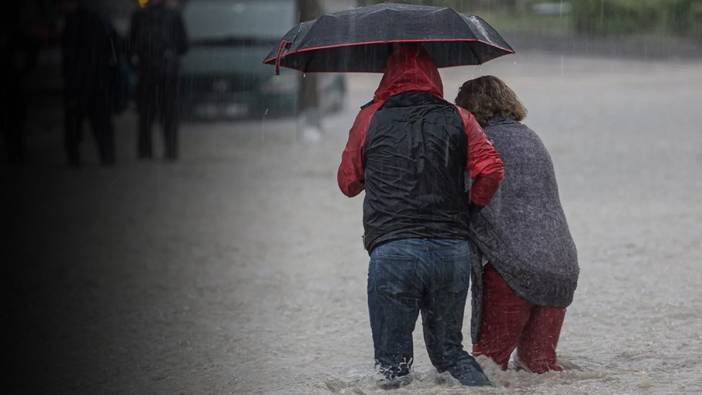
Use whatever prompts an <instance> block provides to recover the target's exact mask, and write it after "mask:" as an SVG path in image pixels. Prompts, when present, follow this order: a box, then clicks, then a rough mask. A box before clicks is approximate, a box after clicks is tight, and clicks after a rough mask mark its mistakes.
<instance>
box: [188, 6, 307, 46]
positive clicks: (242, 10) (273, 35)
mask: <svg viewBox="0 0 702 395" xmlns="http://www.w3.org/2000/svg"><path fill="white" fill-rule="evenodd" d="M294 13H295V2H294V1H290V0H264V1H261V0H258V1H246V0H231V1H229V0H193V1H190V2H188V3H187V6H186V7H185V9H184V11H183V17H184V19H185V23H186V25H187V29H188V34H189V35H190V39H191V40H194V41H195V40H203V39H217V38H240V37H245V38H255V39H278V38H280V37H281V36H282V35H283V34H285V33H286V32H287V31H288V30H289V29H290V28H291V27H292V25H293V23H294V21H295V15H294Z"/></svg>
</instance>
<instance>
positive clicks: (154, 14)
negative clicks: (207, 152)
mask: <svg viewBox="0 0 702 395" xmlns="http://www.w3.org/2000/svg"><path fill="white" fill-rule="evenodd" d="M139 4H140V7H141V8H139V9H138V10H136V11H135V12H134V14H133V15H132V19H131V24H130V34H129V48H130V51H131V59H132V63H133V64H134V66H135V67H136V69H137V74H138V78H139V82H138V86H137V97H136V102H137V111H138V113H139V137H138V141H137V154H138V157H139V158H141V159H151V158H153V155H154V154H153V142H152V134H151V127H152V125H153V123H154V121H155V120H159V121H160V123H161V126H162V127H163V140H164V144H165V156H166V158H167V159H169V160H176V159H177V158H178V80H179V74H180V57H181V56H182V55H183V54H185V53H186V52H187V50H188V37H187V34H186V31H185V25H184V23H183V19H182V17H181V14H180V11H178V9H177V8H175V7H174V6H172V5H169V2H167V1H164V0H151V1H149V2H145V1H141V0H140V1H139Z"/></svg>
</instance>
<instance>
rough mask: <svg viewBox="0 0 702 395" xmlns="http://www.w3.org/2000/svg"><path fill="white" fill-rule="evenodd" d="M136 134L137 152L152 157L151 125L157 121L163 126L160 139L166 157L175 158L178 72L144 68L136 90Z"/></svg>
mask: <svg viewBox="0 0 702 395" xmlns="http://www.w3.org/2000/svg"><path fill="white" fill-rule="evenodd" d="M137 95H138V97H137V110H138V112H139V138H138V140H137V154H138V156H139V158H141V159H151V158H153V156H154V153H153V136H152V133H151V127H152V126H153V124H154V121H157V120H158V121H159V122H160V123H161V126H162V128H163V142H164V146H165V156H166V158H167V159H170V160H176V159H178V76H177V74H173V73H158V72H143V73H141V74H140V76H139V86H138V90H137Z"/></svg>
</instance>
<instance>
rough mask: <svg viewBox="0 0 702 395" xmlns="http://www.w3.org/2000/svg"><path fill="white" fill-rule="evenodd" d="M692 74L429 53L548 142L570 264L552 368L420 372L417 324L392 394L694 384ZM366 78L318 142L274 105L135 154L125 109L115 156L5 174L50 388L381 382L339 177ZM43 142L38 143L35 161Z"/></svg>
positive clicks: (698, 189) (320, 389) (361, 265)
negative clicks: (521, 112) (37, 261)
mask: <svg viewBox="0 0 702 395" xmlns="http://www.w3.org/2000/svg"><path fill="white" fill-rule="evenodd" d="M700 70H702V63H700V62H698V61H684V62H683V61H681V62H675V61H667V62H641V61H636V60H612V59H605V58H583V57H561V56H555V55H550V54H545V53H538V52H528V53H521V54H518V55H514V56H507V57H504V58H501V59H498V60H496V61H493V62H491V63H488V64H486V65H484V66H481V67H461V68H453V69H447V70H442V76H443V78H444V86H445V90H446V97H447V98H448V99H450V100H453V98H454V97H455V94H456V92H457V89H458V86H459V85H460V83H462V82H463V81H464V80H466V79H469V78H472V77H476V76H479V75H483V74H495V75H498V76H499V77H501V78H503V79H504V80H505V81H506V82H507V83H508V84H510V85H511V86H512V87H513V88H514V90H515V91H516V92H517V94H518V95H519V96H520V98H521V99H522V101H523V102H524V104H525V105H526V107H527V108H528V110H529V115H528V117H527V119H526V120H525V123H526V124H528V125H529V126H530V127H531V128H532V129H534V130H535V131H536V132H537V133H538V134H539V135H540V136H541V138H542V139H543V140H544V142H545V144H546V146H547V147H548V148H549V150H550V152H551V154H552V157H553V160H554V163H555V167H556V173H557V177H558V182H559V187H560V194H561V200H562V203H563V206H564V209H565V212H566V215H567V218H568V221H569V224H570V228H571V232H572V234H573V237H574V239H575V242H576V244H577V247H578V252H579V260H580V266H581V276H580V282H579V287H578V290H577V292H576V295H575V300H574V303H573V304H572V305H571V306H570V308H569V309H568V312H567V315H566V320H565V325H564V328H563V332H562V335H561V340H560V344H559V348H558V351H559V355H560V358H561V361H562V362H563V364H564V365H565V366H566V367H567V368H568V370H567V371H565V372H563V373H548V374H544V375H532V374H528V373H524V372H516V371H514V370H510V371H507V372H501V371H499V370H497V369H496V368H495V367H494V366H493V365H491V364H490V363H489V362H487V361H484V360H481V362H483V363H484V366H485V368H486V371H487V373H488V375H489V376H490V378H491V379H492V380H493V382H494V383H495V384H496V387H494V388H487V389H486V388H481V389H466V388H462V387H460V386H459V385H458V384H456V383H455V382H454V381H453V380H452V379H450V378H449V377H446V376H443V375H438V374H436V373H435V371H434V369H433V368H432V367H431V364H430V363H429V360H428V357H427V356H426V352H425V351H424V346H423V341H422V334H421V325H418V326H417V329H416V331H415V368H414V370H415V372H414V373H413V374H414V375H415V381H414V382H413V383H412V384H411V385H409V386H407V387H404V388H402V389H400V390H397V391H394V393H398V394H462V393H471V394H473V393H475V394H501V393H507V392H509V393H515V394H565V393H568V394H640V393H641V394H685V393H689V394H694V393H700V392H702V374H701V373H700V371H702V315H701V314H700V311H702V291H700V284H702V245H701V244H702V226H701V225H700V224H702V201H701V200H700V197H701V196H702V177H700V175H699V173H700V170H702V127H701V126H700V121H699V118H700V117H699V115H698V114H699V112H700V92H701V91H702V73H700ZM379 78H380V76H379V75H370V74H358V75H351V76H349V80H348V82H349V84H348V86H349V88H350V95H349V98H348V102H347V107H346V109H345V110H344V111H343V112H342V113H340V114H337V115H334V116H332V117H330V118H327V119H325V123H324V126H325V134H324V136H323V139H322V141H321V142H320V143H318V144H304V143H301V142H298V141H296V138H295V136H296V130H295V128H296V126H295V123H294V122H292V121H290V120H285V119H282V120H281V119H278V120H269V119H265V118H264V119H256V120H249V121H242V122H233V123H225V122H222V123H201V124H184V125H183V127H182V129H181V132H182V135H181V136H182V147H183V149H182V160H180V161H179V162H177V163H173V164H169V163H161V162H151V163H144V162H138V161H137V160H136V159H133V158H132V156H131V153H132V147H133V146H134V135H135V131H134V126H133V125H134V124H135V120H134V116H133V115H131V114H130V113H127V114H126V115H124V116H122V117H121V118H120V119H119V120H118V128H119V130H121V132H120V134H119V136H118V152H121V156H120V157H118V165H117V166H116V167H114V168H112V169H109V170H106V169H102V168H99V167H97V166H95V167H91V166H86V167H85V168H84V169H82V170H80V171H78V172H76V171H73V170H69V169H64V168H63V167H58V166H53V167H51V168H50V169H49V170H48V171H47V170H46V168H41V167H40V166H29V167H26V168H23V169H15V170H3V172H4V173H3V176H4V177H11V178H12V179H13V180H14V182H17V183H18V184H19V185H20V186H21V188H19V189H18V191H22V192H18V193H19V195H18V202H19V203H18V204H17V210H19V211H18V212H17V213H19V214H21V216H18V217H21V218H23V220H22V222H21V223H19V224H15V226H16V230H17V235H18V236H19V237H26V238H31V239H32V240H35V241H36V242H37V243H36V244H37V245H40V246H41V252H37V251H32V250H27V251H24V253H26V254H28V255H27V256H30V257H31V256H32V254H34V255H37V254H42V255H41V256H42V257H44V256H50V257H52V259H51V263H46V262H45V263H42V265H43V268H44V271H43V273H44V274H43V275H44V276H46V278H44V279H37V280H36V284H37V286H39V284H42V283H43V282H42V281H48V280H50V281H51V283H52V284H54V286H53V287H52V288H51V289H48V290H46V289H45V290H42V289H36V290H35V291H36V295H39V296H37V298H41V300H51V301H52V303H51V304H50V309H49V307H46V310H41V305H38V306H39V307H38V308H39V310H35V311H36V314H37V315H42V314H45V318H46V321H45V323H46V326H47V328H50V329H51V330H48V329H47V330H46V331H45V333H43V336H41V337H37V340H36V347H38V348H41V347H43V346H47V347H51V354H52V355H60V356H62V358H61V360H54V359H51V358H50V359H47V360H44V361H37V365H36V366H38V368H37V369H40V370H41V371H42V372H45V373H46V375H47V376H46V377H48V379H47V380H49V384H48V385H49V387H50V388H52V389H53V390H55V391H52V392H54V393H115V394H117V393H121V394H126V393H153V394H181V393H183V394H208V393H213V394H215V393H216V394H221V393H236V394H238V393H265V394H312V393H320V394H325V393H341V394H364V393H366V394H369V393H381V392H382V391H380V390H378V389H377V388H376V387H375V385H374V381H373V374H372V342H371V334H370V327H369V322H368V316H367V307H366V275H367V264H368V257H367V255H366V253H365V251H364V250H363V247H362V243H361V234H362V223H361V210H362V207H361V206H362V197H357V198H355V199H348V198H346V197H344V196H343V195H342V194H341V193H340V192H339V191H338V188H337V186H336V167H337V166H338V163H339V159H340V153H341V150H342V149H343V146H344V144H345V141H346V136H347V132H348V129H349V127H350V126H351V123H352V121H353V117H354V116H355V113H356V111H357V108H358V107H359V106H360V105H362V104H364V103H366V102H367V101H368V100H369V99H370V97H371V95H372V93H373V91H374V89H375V87H376V85H377V83H378V81H379ZM30 123H31V120H30ZM35 126H36V125H35ZM86 145H88V146H89V144H86ZM52 147H54V145H52V143H51V141H50V138H49V137H47V142H46V143H45V144H43V145H41V144H40V146H39V147H38V149H42V150H45V151H46V152H45V154H46V155H43V156H42V157H43V158H49V159H46V160H47V161H49V160H51V158H52V155H53V158H60V157H61V151H60V145H58V146H57V147H55V151H54V148H52ZM88 158H90V156H88ZM87 160H88V161H89V160H90V159H87ZM43 196H55V197H56V198H54V199H52V200H50V201H46V200H45V199H42V197H43ZM37 256H38V255H37ZM30 284H32V283H31V282H30ZM46 306H49V305H46ZM469 310H470V306H467V307H466V322H465V323H464V334H465V339H466V340H465V341H466V342H467V343H466V347H470V344H469V336H468V332H467V331H468V328H469V322H468V319H469V317H470V314H469ZM63 356H65V357H63ZM383 393H384V392H383Z"/></svg>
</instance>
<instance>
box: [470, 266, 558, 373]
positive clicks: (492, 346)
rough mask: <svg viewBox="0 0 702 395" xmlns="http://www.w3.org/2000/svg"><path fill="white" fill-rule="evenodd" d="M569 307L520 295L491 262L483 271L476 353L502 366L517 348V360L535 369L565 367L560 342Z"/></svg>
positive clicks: (474, 348)
mask: <svg viewBox="0 0 702 395" xmlns="http://www.w3.org/2000/svg"><path fill="white" fill-rule="evenodd" d="M564 317H565V309H564V308H558V307H546V306H536V305H532V304H530V303H529V302H527V301H526V300H524V299H522V298H521V297H519V296H518V295H517V294H516V293H514V291H512V289H511V288H510V287H509V286H508V285H507V282H505V280H503V279H502V276H500V274H499V273H498V272H497V271H496V270H495V268H494V267H493V266H492V265H491V264H487V265H486V266H485V270H484V273H483V317H482V322H481V323H480V340H479V341H478V343H477V344H475V345H473V355H475V356H478V355H486V356H488V357H490V358H492V360H493V361H495V363H497V364H498V365H500V366H501V367H502V369H503V370H504V369H507V362H509V357H510V355H512V351H514V349H515V348H516V349H517V358H516V359H517V363H518V364H519V365H521V367H524V368H526V369H528V370H530V371H532V372H535V373H544V372H547V371H549V370H556V371H560V370H563V369H562V368H561V367H560V366H559V365H558V363H557V361H556V345H557V344H558V337H559V335H560V333H561V326H562V325H563V318H564Z"/></svg>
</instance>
